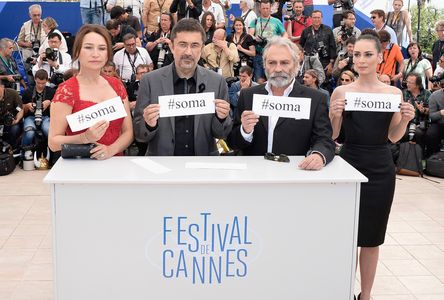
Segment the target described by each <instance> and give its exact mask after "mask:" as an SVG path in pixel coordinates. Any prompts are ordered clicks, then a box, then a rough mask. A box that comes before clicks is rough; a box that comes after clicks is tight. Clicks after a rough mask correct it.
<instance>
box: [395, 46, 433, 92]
mask: <svg viewBox="0 0 444 300" xmlns="http://www.w3.org/2000/svg"><path fill="white" fill-rule="evenodd" d="M407 52H408V58H406V59H404V70H403V77H402V87H403V88H405V87H406V86H405V81H406V78H407V75H409V74H410V73H413V72H414V73H416V74H418V75H420V76H421V80H422V86H423V87H424V88H427V86H426V78H427V80H428V81H429V88H430V89H431V88H432V83H431V82H430V78H431V77H432V65H431V64H430V62H429V60H428V59H426V58H424V57H423V56H422V51H421V46H419V44H418V43H417V42H411V43H410V44H409V45H408V46H407Z"/></svg>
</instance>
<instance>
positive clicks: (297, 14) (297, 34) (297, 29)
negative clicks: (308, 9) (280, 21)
mask: <svg viewBox="0 0 444 300" xmlns="http://www.w3.org/2000/svg"><path fill="white" fill-rule="evenodd" d="M293 11H294V14H293V16H291V17H289V16H285V17H284V20H285V21H286V22H285V23H284V25H285V27H286V28H287V34H288V36H289V37H290V40H291V41H292V42H295V43H299V40H300V39H301V34H302V31H304V29H305V28H307V27H308V26H311V18H310V17H309V16H304V15H303V11H304V3H303V2H302V0H296V1H294V2H293Z"/></svg>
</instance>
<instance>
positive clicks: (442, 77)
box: [429, 72, 444, 85]
mask: <svg viewBox="0 0 444 300" xmlns="http://www.w3.org/2000/svg"><path fill="white" fill-rule="evenodd" d="M429 80H430V82H431V83H433V84H436V83H439V84H441V85H443V84H444V72H443V73H441V74H438V75H435V76H432V77H431V78H430V79H429Z"/></svg>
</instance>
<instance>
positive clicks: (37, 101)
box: [32, 97, 43, 126]
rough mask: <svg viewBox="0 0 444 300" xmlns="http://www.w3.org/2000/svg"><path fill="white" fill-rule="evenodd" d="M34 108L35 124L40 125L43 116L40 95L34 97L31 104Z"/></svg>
mask: <svg viewBox="0 0 444 300" xmlns="http://www.w3.org/2000/svg"><path fill="white" fill-rule="evenodd" d="M32 106H33V108H34V122H35V125H36V126H40V125H41V124H42V117H43V100H42V99H41V97H38V98H37V99H35V103H33V104H32Z"/></svg>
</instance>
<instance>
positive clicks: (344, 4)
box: [328, 0, 358, 28]
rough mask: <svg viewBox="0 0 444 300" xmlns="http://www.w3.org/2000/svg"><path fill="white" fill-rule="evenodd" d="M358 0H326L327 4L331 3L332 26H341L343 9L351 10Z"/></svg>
mask: <svg viewBox="0 0 444 300" xmlns="http://www.w3.org/2000/svg"><path fill="white" fill-rule="evenodd" d="M357 1H358V0H328V5H333V28H336V27H339V26H341V21H342V17H343V15H342V13H343V12H344V11H345V10H353V7H354V6H355V3H356V2H357Z"/></svg>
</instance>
